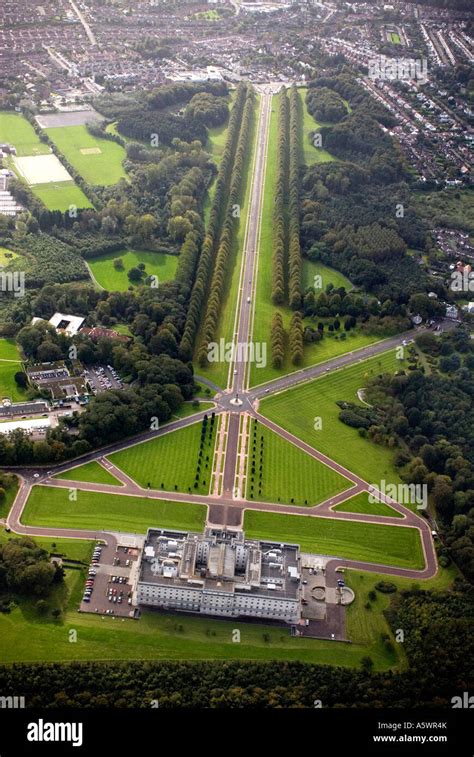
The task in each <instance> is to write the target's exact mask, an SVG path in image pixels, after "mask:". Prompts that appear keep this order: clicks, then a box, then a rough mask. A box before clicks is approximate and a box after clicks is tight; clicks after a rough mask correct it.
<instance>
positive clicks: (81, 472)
mask: <svg viewBox="0 0 474 757" xmlns="http://www.w3.org/2000/svg"><path fill="white" fill-rule="evenodd" d="M54 478H61V479H64V478H65V479H67V480H68V481H86V482H89V483H92V484H112V485H115V486H120V483H121V482H120V481H119V480H118V479H116V478H115V476H112V474H111V473H109V471H107V470H105V468H103V467H102V465H99V463H97V462H95V460H93V461H92V462H90V463H84V465H79V466H77V467H76V468H71V469H70V470H67V471H65V472H64V473H58V474H57V475H56V476H54Z"/></svg>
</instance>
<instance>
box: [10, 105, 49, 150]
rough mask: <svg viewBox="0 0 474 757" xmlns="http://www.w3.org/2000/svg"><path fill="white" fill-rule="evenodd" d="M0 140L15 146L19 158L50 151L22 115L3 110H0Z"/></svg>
mask: <svg viewBox="0 0 474 757" xmlns="http://www.w3.org/2000/svg"><path fill="white" fill-rule="evenodd" d="M0 142H7V143H8V144H10V145H13V146H14V147H16V154H17V155H18V157H19V158H21V157H24V156H26V155H48V154H49V153H50V152H51V150H50V148H49V146H48V145H47V144H45V143H44V142H41V141H40V138H39V137H38V135H37V134H36V132H35V130H34V129H33V127H32V125H31V124H30V123H29V121H27V120H26V118H24V116H22V115H21V114H20V113H12V112H10V111H5V110H2V111H0Z"/></svg>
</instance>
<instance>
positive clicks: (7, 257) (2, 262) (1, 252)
mask: <svg viewBox="0 0 474 757" xmlns="http://www.w3.org/2000/svg"><path fill="white" fill-rule="evenodd" d="M17 257H18V253H16V252H13V250H9V249H8V247H1V246H0V266H2V267H4V266H7V265H10V263H11V262H12V260H14V259H15V258H17Z"/></svg>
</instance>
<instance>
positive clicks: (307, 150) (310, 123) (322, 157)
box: [298, 87, 336, 166]
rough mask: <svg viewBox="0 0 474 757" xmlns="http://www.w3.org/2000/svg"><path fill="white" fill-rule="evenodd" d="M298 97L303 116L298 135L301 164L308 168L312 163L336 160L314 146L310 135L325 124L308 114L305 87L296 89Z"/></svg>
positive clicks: (322, 149) (322, 148) (321, 148)
mask: <svg viewBox="0 0 474 757" xmlns="http://www.w3.org/2000/svg"><path fill="white" fill-rule="evenodd" d="M298 95H299V98H300V101H301V113H302V116H303V118H302V124H301V135H300V141H301V149H302V153H303V155H302V158H303V162H304V163H305V164H306V165H307V166H310V165H312V164H313V163H330V162H331V161H332V160H336V158H335V157H334V155H331V153H330V152H328V151H327V150H325V149H324V147H315V146H314V144H313V141H312V139H311V136H310V135H311V134H312V133H313V132H314V131H317V130H319V129H320V128H321V126H325V125H326V124H323V123H319V122H318V121H316V119H315V118H313V116H312V115H311V113H309V112H308V109H307V108H306V102H305V98H306V87H300V88H299V89H298Z"/></svg>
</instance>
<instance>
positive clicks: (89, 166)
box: [45, 126, 127, 186]
mask: <svg viewBox="0 0 474 757" xmlns="http://www.w3.org/2000/svg"><path fill="white" fill-rule="evenodd" d="M45 131H46V133H47V134H48V136H49V137H50V139H52V140H53V142H54V143H55V144H56V145H57V147H58V148H59V150H60V151H61V152H62V153H63V155H64V156H65V157H66V158H67V160H68V161H69V162H70V163H71V165H73V166H74V168H75V169H76V170H77V171H78V172H79V173H80V174H81V176H82V177H83V178H84V179H85V180H86V181H87V182H88V183H89V184H96V185H101V186H108V185H109V184H116V183H117V182H118V181H119V180H120V179H122V178H124V177H126V175H127V174H126V173H125V170H124V168H123V166H122V161H123V160H124V158H125V155H126V153H125V150H124V148H123V147H122V146H121V145H119V144H117V143H116V142H112V141H110V140H108V139H100V138H98V137H93V136H92V134H89V132H88V131H87V128H86V127H85V126H59V127H54V128H49V129H45ZM83 150H97V151H98V152H91V153H87V152H86V153H84V152H81V151H83Z"/></svg>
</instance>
